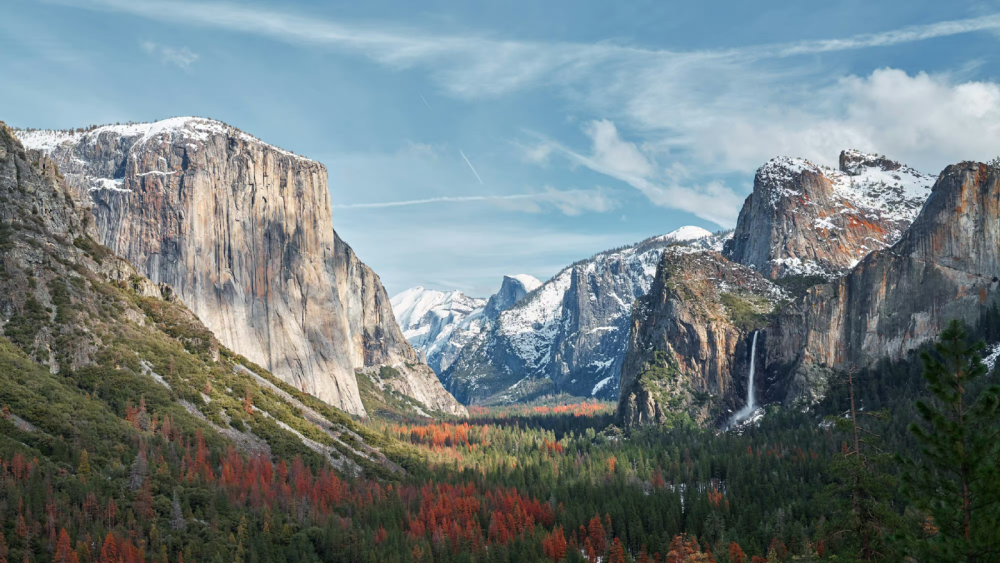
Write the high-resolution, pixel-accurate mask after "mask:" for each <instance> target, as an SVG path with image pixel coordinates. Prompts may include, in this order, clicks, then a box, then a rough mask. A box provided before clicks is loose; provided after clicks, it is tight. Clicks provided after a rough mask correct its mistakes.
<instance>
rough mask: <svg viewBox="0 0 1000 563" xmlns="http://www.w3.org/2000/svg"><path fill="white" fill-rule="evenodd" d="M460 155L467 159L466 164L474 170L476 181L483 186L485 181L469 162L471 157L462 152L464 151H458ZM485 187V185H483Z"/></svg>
mask: <svg viewBox="0 0 1000 563" xmlns="http://www.w3.org/2000/svg"><path fill="white" fill-rule="evenodd" d="M458 153H459V154H460V155H462V158H464V159H465V163H466V164H468V165H469V168H471V169H472V173H473V174H475V175H476V179H477V180H479V183H480V184H482V183H483V179H482V178H480V177H479V172H476V169H475V168H474V167H473V166H472V163H471V162H469V157H467V156H465V153H464V152H462V149H458ZM483 185H485V184H483Z"/></svg>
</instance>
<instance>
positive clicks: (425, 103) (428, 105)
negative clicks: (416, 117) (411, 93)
mask: <svg viewBox="0 0 1000 563" xmlns="http://www.w3.org/2000/svg"><path fill="white" fill-rule="evenodd" d="M417 95H418V96H420V99H421V100H424V105H425V106H427V109H430V110H431V111H434V110H432V109H431V105H430V104H428V103H427V100H426V99H425V98H424V95H423V94H421V93H420V92H417Z"/></svg>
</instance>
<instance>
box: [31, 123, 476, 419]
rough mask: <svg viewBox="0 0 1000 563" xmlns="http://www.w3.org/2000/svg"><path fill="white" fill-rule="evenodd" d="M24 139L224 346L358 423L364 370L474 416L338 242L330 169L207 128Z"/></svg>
mask: <svg viewBox="0 0 1000 563" xmlns="http://www.w3.org/2000/svg"><path fill="white" fill-rule="evenodd" d="M17 134H18V136H19V137H20V138H21V140H22V141H23V142H24V144H25V146H26V147H28V148H31V149H36V150H39V151H41V152H43V153H45V154H47V155H48V156H49V157H50V158H52V160H54V161H55V162H56V163H57V164H58V166H59V169H60V171H61V172H62V173H63V174H64V175H65V177H66V180H67V182H68V183H69V184H70V185H71V186H73V187H74V188H75V189H76V190H77V191H78V193H79V195H80V196H82V199H84V200H90V201H91V202H92V206H93V207H92V210H93V218H94V222H95V224H96V227H97V234H98V240H99V242H101V243H102V244H104V245H106V246H108V247H109V248H110V249H111V250H112V251H114V252H115V253H116V254H119V255H121V256H123V257H125V258H127V259H128V260H129V261H131V262H132V263H133V264H134V265H135V267H136V268H137V269H138V270H139V271H141V272H142V273H144V274H145V275H146V276H147V277H149V278H150V279H151V280H153V281H154V282H158V283H166V284H168V285H169V286H170V287H172V288H173V290H174V291H175V292H176V293H177V295H178V296H179V297H180V298H181V300H182V301H183V302H184V303H185V304H186V305H187V306H188V308H190V309H191V310H192V311H193V312H194V313H195V314H196V315H197V316H198V317H199V318H200V319H201V320H202V321H203V322H204V323H205V325H206V326H207V327H208V328H209V329H211V330H212V332H214V333H215V334H216V335H217V336H218V338H219V340H220V341H221V342H222V343H223V344H225V345H226V346H228V347H230V348H232V349H233V350H235V351H236V352H238V353H240V354H243V355H244V356H246V357H248V358H249V359H251V360H252V361H254V362H256V363H259V364H261V365H263V366H265V367H267V368H268V369H270V370H271V371H273V372H274V373H275V374H276V375H278V376H280V377H282V378H283V379H285V380H286V381H288V382H289V383H292V384H294V385H295V386H296V387H300V388H303V389H305V390H307V391H309V392H310V393H313V394H315V395H316V396H317V397H319V398H321V399H323V400H324V401H327V402H329V403H330V404H332V405H334V406H337V407H340V408H342V409H344V410H346V411H348V412H351V413H354V414H364V412H365V410H364V406H363V405H362V403H361V398H360V394H359V391H358V385H357V381H356V376H355V370H356V369H359V368H364V367H370V366H377V365H382V364H388V365H394V366H397V367H399V368H400V371H401V372H403V373H404V374H405V377H406V381H405V382H401V387H403V388H406V389H408V390H410V392H416V393H417V394H419V395H420V396H419V397H415V398H417V399H418V400H420V401H422V402H424V403H425V404H426V405H427V406H429V407H431V408H434V409H438V410H441V411H445V412H449V413H454V414H461V413H463V412H464V408H463V407H461V406H460V405H458V403H457V402H455V400H454V399H453V398H452V397H451V396H450V395H449V394H448V393H447V392H446V391H445V390H444V388H443V387H441V385H440V383H439V382H438V381H437V378H436V377H435V376H434V374H433V372H432V371H431V370H430V369H429V368H427V367H426V366H424V365H421V364H420V363H419V359H418V357H417V354H416V353H415V352H414V351H413V349H412V348H411V347H410V345H409V344H408V343H407V342H406V340H405V339H404V338H403V335H402V334H401V332H400V330H399V327H398V326H397V325H396V322H395V320H394V318H393V315H392V309H391V306H390V304H389V298H388V296H387V295H386V292H385V289H384V288H383V287H382V284H381V282H380V281H379V278H378V276H377V275H376V274H375V273H374V272H373V271H372V270H371V269H370V268H368V267H367V266H365V265H364V264H363V263H362V262H361V261H360V260H359V259H358V258H357V256H356V255H355V254H354V252H353V251H352V250H351V248H350V246H348V245H347V244H346V243H345V242H344V241H343V240H341V239H340V237H339V236H337V234H336V232H335V231H334V229H333V222H332V218H331V206H330V195H329V192H328V189H327V173H326V168H325V167H324V166H323V165H322V164H319V163H317V162H314V161H311V160H309V159H306V158H303V157H301V156H298V155H295V154H292V153H290V152H288V151H284V150H282V149H279V148H277V147H273V146H271V145H268V144H266V143H263V142H261V141H260V140H259V139H256V138H255V137H252V136H250V135H248V134H246V133H243V132H242V131H239V130H238V129H235V128H233V127H230V126H228V125H225V124H223V123H220V122H217V121H213V120H208V119H202V118H172V119H167V120H163V121H159V122H156V123H145V124H133V125H111V126H105V127H98V128H94V129H91V130H88V131H85V132H76V133H74V132H59V131H19V132H17ZM404 383H405V384H404ZM414 390H419V391H414ZM401 392H402V391H401Z"/></svg>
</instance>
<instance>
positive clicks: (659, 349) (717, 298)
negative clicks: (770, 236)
mask: <svg viewBox="0 0 1000 563" xmlns="http://www.w3.org/2000/svg"><path fill="white" fill-rule="evenodd" d="M784 299H785V294H784V292H783V291H782V290H781V289H780V288H778V287H777V286H776V285H774V284H772V283H771V282H769V281H768V280H767V279H765V278H764V277H763V276H761V275H760V274H759V273H758V272H756V271H755V270H753V269H751V268H748V267H746V266H742V265H740V264H736V263H735V262H731V261H729V260H727V259H726V258H724V257H723V256H722V255H720V254H719V253H717V252H712V251H705V250H701V251H698V250H693V249H690V248H686V247H675V248H670V249H667V250H666V252H664V253H663V257H662V259H661V260H660V264H659V266H658V267H657V270H656V277H655V279H654V280H653V284H652V287H651V288H650V290H649V293H647V294H646V295H645V296H642V297H640V298H639V299H638V300H637V301H636V303H635V307H634V308H633V311H632V321H631V326H630V330H629V342H628V351H627V352H626V354H625V360H624V363H623V365H622V370H621V382H620V388H621V392H620V394H619V397H618V411H617V416H618V419H619V420H620V421H621V422H622V423H623V424H624V425H625V426H630V427H631V426H637V425H643V424H664V423H666V424H670V423H673V422H676V421H679V420H685V419H687V418H690V419H691V420H693V421H694V422H696V423H698V424H702V425H706V424H711V423H718V422H721V421H722V420H724V419H725V418H727V417H728V416H729V414H730V413H732V412H734V411H736V410H737V409H738V408H739V407H741V406H743V404H744V402H745V397H746V396H747V378H746V376H745V374H746V373H747V370H748V366H749V364H750V360H751V358H750V356H751V348H752V347H751V345H750V336H751V334H752V333H753V332H754V331H756V330H758V329H759V328H760V327H762V326H763V325H764V323H765V322H766V318H767V315H768V314H770V313H771V312H772V310H773V309H774V308H775V307H776V306H778V305H779V304H781V303H782V302H783V301H784ZM759 351H760V349H759V348H758V352H759Z"/></svg>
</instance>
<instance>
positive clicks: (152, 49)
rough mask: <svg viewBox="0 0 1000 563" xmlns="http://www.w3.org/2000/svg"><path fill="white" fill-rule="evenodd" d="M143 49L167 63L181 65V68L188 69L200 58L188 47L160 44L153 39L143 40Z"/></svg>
mask: <svg viewBox="0 0 1000 563" xmlns="http://www.w3.org/2000/svg"><path fill="white" fill-rule="evenodd" d="M142 50H143V51H145V52H146V53H147V54H149V55H152V56H155V57H157V58H159V59H160V60H161V61H162V62H164V63H166V64H172V65H174V66H177V67H179V68H180V69H181V70H188V69H189V68H191V65H192V64H194V62H195V61H197V60H198V58H199V56H198V53H195V52H194V51H192V50H191V49H188V48H187V47H181V48H179V49H178V48H175V47H168V46H166V45H160V44H157V43H154V42H152V41H145V42H143V44H142Z"/></svg>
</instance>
